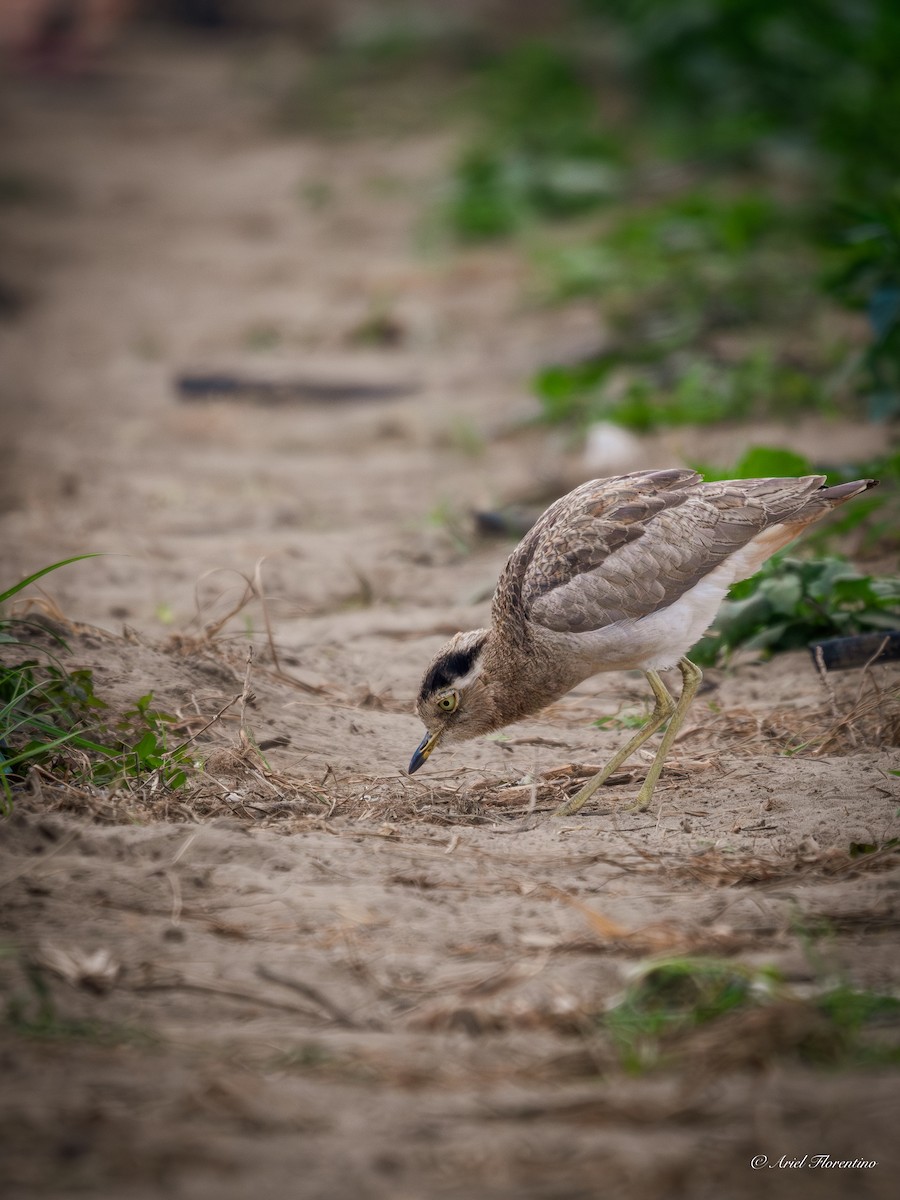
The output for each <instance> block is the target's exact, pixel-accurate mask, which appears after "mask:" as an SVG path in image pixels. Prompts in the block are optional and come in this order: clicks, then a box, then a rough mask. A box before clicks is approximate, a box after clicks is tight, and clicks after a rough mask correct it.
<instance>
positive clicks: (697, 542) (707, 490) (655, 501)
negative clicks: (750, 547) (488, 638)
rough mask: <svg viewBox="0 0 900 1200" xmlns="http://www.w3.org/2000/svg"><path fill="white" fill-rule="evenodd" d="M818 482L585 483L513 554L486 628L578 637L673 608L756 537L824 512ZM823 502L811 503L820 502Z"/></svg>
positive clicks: (641, 479) (623, 479) (634, 479)
mask: <svg viewBox="0 0 900 1200" xmlns="http://www.w3.org/2000/svg"><path fill="white" fill-rule="evenodd" d="M821 483H822V477H821V476H808V477H807V478H805V479H762V480H739V481H727V482H719V483H704V482H703V481H702V480H701V479H700V477H699V476H698V475H697V474H696V473H695V472H692V471H650V472H638V473H635V474H634V475H629V476H620V477H618V478H616V479H608V480H592V481H591V482H590V483H587V484H583V485H582V486H581V487H580V488H576V489H575V491H574V492H571V493H570V494H569V495H568V496H564V497H563V498H562V500H559V501H557V503H556V504H554V505H552V506H551V507H550V508H549V509H548V510H547V512H546V513H545V514H544V515H543V517H541V519H540V520H539V521H538V523H537V525H535V527H534V529H532V530H531V532H530V533H529V534H528V535H527V537H526V538H525V539H524V540H523V542H522V543H521V545H520V546H519V547H518V549H517V550H516V551H515V552H514V554H513V555H512V557H511V558H510V560H509V563H508V564H507V567H506V570H505V571H504V573H503V576H502V577H501V580H500V583H499V585H498V588H497V593H496V596H495V598H494V607H495V620H497V619H498V618H500V619H505V620H507V621H508V622H509V621H511V620H515V619H516V618H517V617H519V618H520V619H522V620H530V621H533V622H536V623H537V624H540V625H543V626H545V627H547V628H549V629H556V630H565V631H570V632H576V633H578V632H587V631H588V630H592V629H600V628H603V627H604V626H606V625H610V624H613V623H615V622H616V621H622V620H627V619H634V618H637V617H641V616H646V615H647V614H648V613H651V612H655V611H657V609H660V608H665V607H666V606H668V605H669V604H672V603H674V601H675V600H677V599H678V598H679V597H680V596H682V595H683V594H684V593H685V592H686V591H688V590H689V589H690V588H692V587H693V586H694V585H695V584H696V583H698V582H699V581H700V580H701V579H703V578H704V577H705V576H706V575H708V574H709V573H710V571H712V570H714V569H715V567H717V566H718V565H719V564H720V563H722V562H723V561H724V560H725V559H726V558H727V557H728V556H729V555H731V554H733V553H734V552H735V551H736V550H739V549H740V548H741V547H743V546H745V545H747V543H748V542H750V541H751V540H752V539H753V538H754V537H756V535H757V534H759V533H761V532H762V531H763V530H764V529H766V528H769V527H770V526H772V525H777V524H780V523H782V522H788V523H791V524H793V523H798V524H799V525H800V526H802V525H803V524H805V523H807V522H808V521H810V520H814V519H815V518H816V517H817V516H819V515H821V513H822V512H824V511H826V510H827V508H829V507H831V504H830V503H829V502H827V501H825V500H824V498H823V499H819V498H818V497H817V496H816V489H817V488H818V487H819V486H820V484H821ZM821 495H822V493H819V496H821Z"/></svg>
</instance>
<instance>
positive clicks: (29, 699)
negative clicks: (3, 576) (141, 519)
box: [0, 554, 192, 811]
mask: <svg viewBox="0 0 900 1200" xmlns="http://www.w3.org/2000/svg"><path fill="white" fill-rule="evenodd" d="M92 557H95V556H94V555H90V554H84V555H76V556H75V557H74V558H70V559H65V560H64V561H62V562H58V563H53V564H52V565H51V566H49V567H45V568H44V569H43V570H41V571H37V572H35V573H34V574H33V575H29V576H28V577H27V578H25V579H23V580H21V581H20V582H19V583H17V584H14V585H13V586H12V587H10V588H8V589H7V590H6V591H5V592H2V593H0V604H5V603H7V602H8V601H9V600H11V599H12V598H13V597H15V596H17V595H18V594H19V593H20V592H22V591H23V589H24V588H26V587H27V586H28V585H29V584H31V583H33V582H35V581H36V580H38V579H40V578H41V577H42V576H44V575H47V574H49V573H50V572H51V571H55V570H58V569H59V568H60V567H63V566H66V565H67V564H69V563H73V562H79V561H82V560H83V559H86V558H92ZM35 632H37V633H39V634H40V635H42V636H43V637H49V639H50V641H51V645H52V649H51V648H46V647H43V646H40V645H39V644H37V643H36V642H35V639H34V637H33V636H32V637H30V638H28V637H27V636H26V635H28V634H29V633H30V634H34V633H35ZM66 652H68V646H67V644H66V642H65V640H64V639H63V638H62V637H61V636H60V635H59V634H58V633H56V632H54V631H53V630H52V629H51V628H48V627H47V626H46V625H45V624H41V623H38V622H36V621H34V620H32V619H30V618H28V617H15V616H4V617H2V618H0V655H2V661H0V795H2V807H3V808H5V809H6V810H7V811H8V810H9V808H10V807H11V804H12V798H13V788H14V786H15V785H16V784H18V783H20V782H21V781H22V780H23V779H24V778H25V776H26V774H27V772H28V769H29V768H30V767H32V766H43V767H45V768H47V769H50V770H52V771H54V772H56V773H57V774H58V775H59V777H60V778H66V779H71V780H74V781H75V782H78V783H82V784H84V783H89V784H93V785H100V786H106V787H113V786H123V785H132V784H135V783H144V782H147V781H152V779H153V778H156V779H158V780H159V782H160V783H162V784H163V785H165V786H166V787H168V788H179V787H182V786H183V785H184V784H185V783H186V781H187V771H188V768H189V767H190V766H191V765H192V764H191V759H190V756H189V755H188V753H187V745H188V743H187V742H183V743H181V744H179V745H176V746H174V747H170V746H169V731H170V728H171V725H172V722H173V721H174V718H173V717H171V716H169V715H168V714H167V713H164V712H162V711H160V710H159V709H154V708H153V707H152V706H151V705H152V699H153V695H152V693H148V694H147V695H145V696H141V698H140V699H139V700H138V701H137V702H136V704H135V705H134V707H133V708H132V709H130V710H129V711H127V712H126V713H124V714H123V716H122V717H121V718H120V719H119V720H118V722H117V723H116V724H115V725H114V726H113V727H112V728H110V725H109V722H108V720H107V718H106V716H105V713H106V711H107V710H108V705H107V703H106V701H104V700H103V699H102V698H101V697H100V696H98V695H97V694H96V692H95V690H94V679H93V674H92V672H91V671H90V670H88V669H86V668H79V669H77V670H74V671H69V670H66V668H65V667H64V665H63V662H62V658H61V656H62V655H63V654H65V653H66Z"/></svg>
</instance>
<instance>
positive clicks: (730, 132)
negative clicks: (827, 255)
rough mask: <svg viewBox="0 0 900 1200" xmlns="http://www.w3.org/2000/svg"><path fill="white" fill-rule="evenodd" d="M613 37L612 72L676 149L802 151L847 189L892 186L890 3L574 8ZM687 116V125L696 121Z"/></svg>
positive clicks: (693, 2)
mask: <svg viewBox="0 0 900 1200" xmlns="http://www.w3.org/2000/svg"><path fill="white" fill-rule="evenodd" d="M575 7H576V8H577V9H578V10H580V11H581V12H582V13H586V14H589V15H591V16H593V17H595V18H599V19H600V21H601V23H602V25H601V28H602V29H609V28H613V29H615V30H617V31H618V34H619V38H620V53H621V55H622V57H623V60H624V68H625V71H626V72H627V75H628V77H629V80H630V82H631V83H632V86H633V87H634V90H635V94H636V95H637V96H638V97H640V100H641V102H642V105H643V107H644V109H645V111H646V112H647V113H648V114H649V115H650V117H651V119H652V121H653V123H654V124H655V125H656V126H657V127H660V126H662V127H668V128H670V129H672V130H673V132H674V133H675V134H676V137H677V144H678V148H679V149H681V150H684V149H687V150H692V149H693V150H695V151H696V150H699V151H702V152H703V153H704V154H705V155H707V156H719V157H720V158H725V159H728V158H731V159H732V160H734V159H737V160H738V161H742V162H746V161H748V159H749V160H751V161H752V160H758V159H759V157H760V156H761V155H766V154H767V153H769V152H771V151H772V150H773V148H775V149H777V148H779V147H780V148H785V149H786V148H793V149H794V150H795V151H801V152H803V151H805V152H808V153H809V154H810V155H811V156H812V157H813V158H814V159H815V160H816V163H815V169H816V170H817V171H822V170H826V171H828V172H830V173H833V175H834V176H835V178H836V180H837V182H838V183H839V184H840V185H842V186H843V187H846V188H847V189H848V190H850V191H856V190H858V189H864V190H865V191H867V192H869V193H874V192H880V191H883V190H884V189H886V188H890V187H892V186H893V185H894V184H895V183H896V168H897V155H898V135H900V72H898V71H897V61H898V52H900V6H898V5H897V4H896V2H895V0H803V3H802V4H785V3H783V0H578V3H577V4H576V6H575ZM698 117H699V119H698Z"/></svg>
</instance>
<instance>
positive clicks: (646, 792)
mask: <svg viewBox="0 0 900 1200" xmlns="http://www.w3.org/2000/svg"><path fill="white" fill-rule="evenodd" d="M678 669H679V671H680V672H681V679H682V684H681V695H680V696H679V697H678V703H677V704H676V705H675V711H674V712H673V713H672V719H671V720H670V721H669V727H668V729H667V730H666V732H665V733H664V734H663V739H662V741H661V742H660V744H659V749H658V750H657V752H656V758H654V760H653V762H652V763H651V764H650V770H649V771H648V772H647V778H646V779H645V780H644V782H643V784H642V785H641V790H640V791H639V792H638V798H637V801H636V802H635V803H634V804H633V805H631V808H630V811H631V812H643V811H644V809H645V808H647V806H648V805H649V804H650V801H651V800H652V798H653V789H654V788H655V787H656V781H657V779H659V775H660V772H661V771H662V769H663V763H664V762H665V761H666V755H667V754H668V753H669V751H670V750H671V748H672V743H673V742H674V741H675V737H676V735H677V733H678V730H679V729H680V728H681V726H682V723H683V722H684V718H685V717H686V716H687V710H688V709H689V708H690V707H691V701H692V700H693V699H694V697H695V696H696V694H697V688H698V687H699V686H700V681H701V680H702V679H703V672H702V671H701V670H700V668H699V667H697V666H695V665H694V664H693V663H692V662H691V660H690V659H689V658H683V659H682V660H681V662H680V663H679V664H678Z"/></svg>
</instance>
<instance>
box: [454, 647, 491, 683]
mask: <svg viewBox="0 0 900 1200" xmlns="http://www.w3.org/2000/svg"><path fill="white" fill-rule="evenodd" d="M482 666H483V664H482V661H481V655H480V654H479V655H478V657H477V658H476V659H475V662H474V663H473V665H472V666H471V667H470V668H469V670H468V671H466V673H465V675H460V677H459V678H458V679H454V680H453V681H452V683H451V684H450V687H452V688H467V687H469V685H470V684H472V683H474V682H475V680H476V679H477V678H478V676H479V675H480V674H481V669H482Z"/></svg>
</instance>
